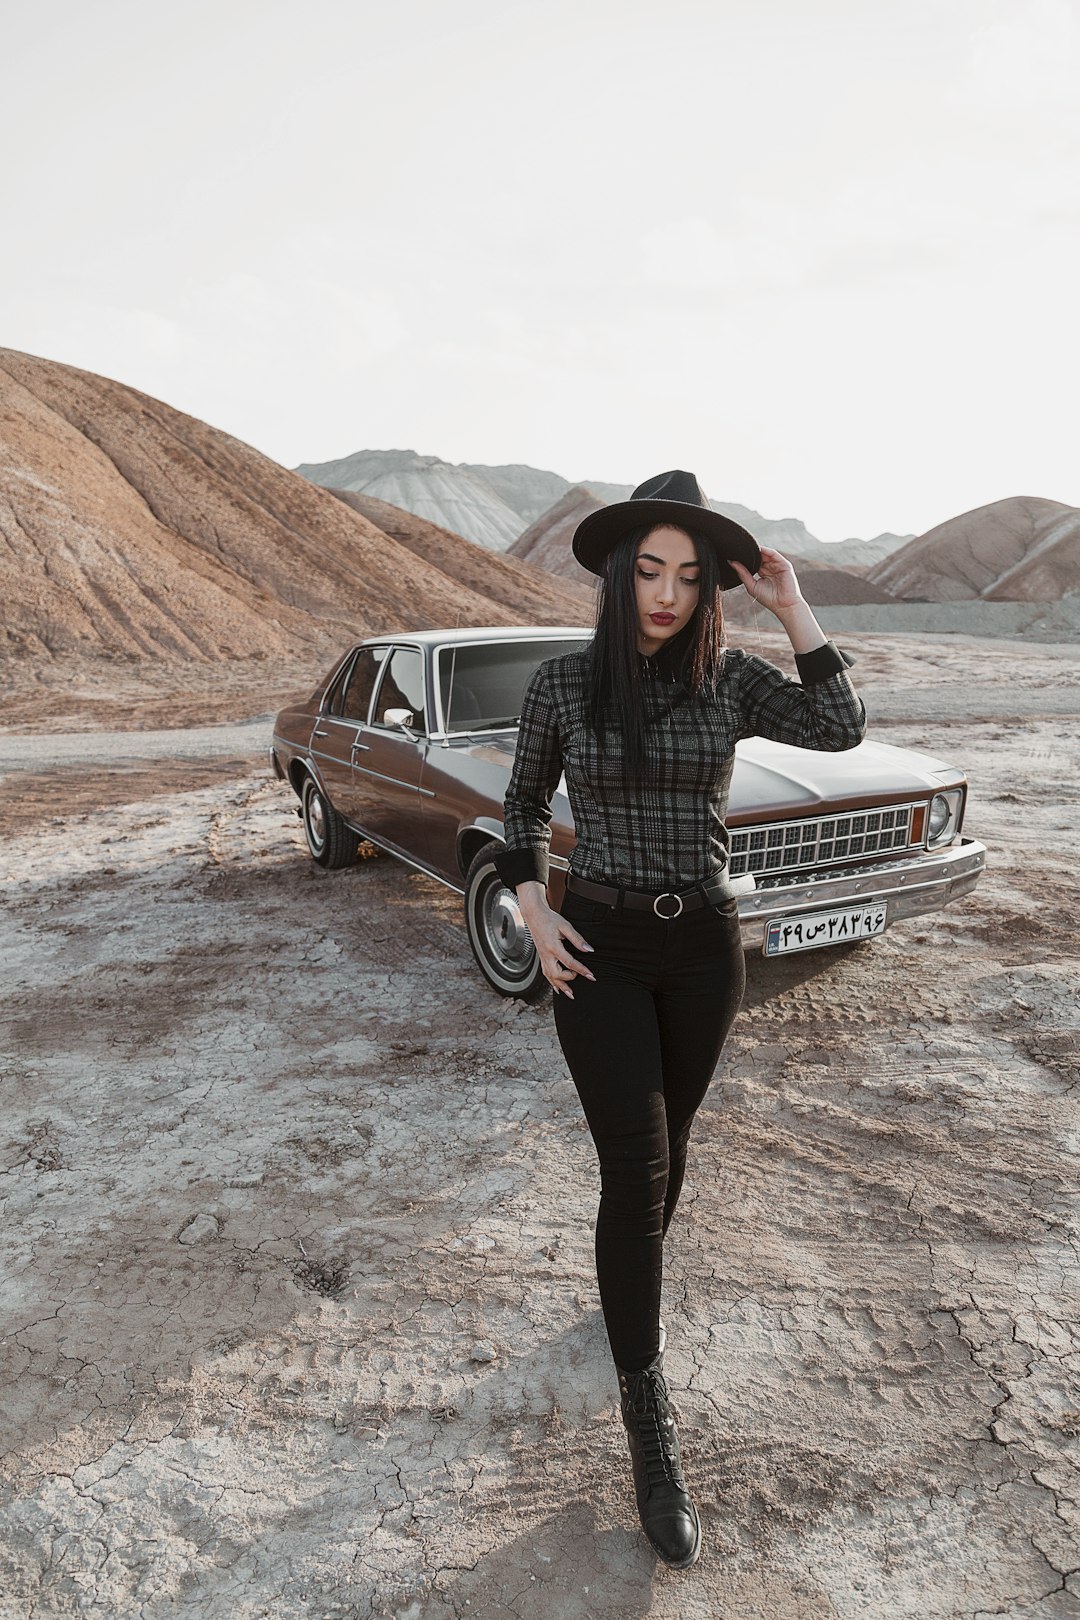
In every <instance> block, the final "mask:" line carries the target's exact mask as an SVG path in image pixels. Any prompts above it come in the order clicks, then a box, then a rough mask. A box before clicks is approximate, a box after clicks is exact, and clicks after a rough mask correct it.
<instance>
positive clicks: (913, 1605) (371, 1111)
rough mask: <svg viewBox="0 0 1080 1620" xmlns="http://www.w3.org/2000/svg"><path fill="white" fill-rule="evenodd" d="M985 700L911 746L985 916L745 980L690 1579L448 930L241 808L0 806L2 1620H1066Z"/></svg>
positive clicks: (1008, 872) (1013, 985) (1043, 841)
mask: <svg viewBox="0 0 1080 1620" xmlns="http://www.w3.org/2000/svg"><path fill="white" fill-rule="evenodd" d="M1056 669H1057V666H1055V670H1056ZM1048 674H1049V671H1048ZM1053 684H1055V685H1056V684H1057V683H1056V682H1055V683H1053ZM997 696H998V707H997V709H996V711H994V712H990V711H988V712H987V713H985V714H984V716H983V718H982V719H979V720H974V721H970V722H967V721H963V720H962V719H960V718H957V719H955V720H954V721H953V723H952V724H950V726H949V729H948V735H947V738H945V739H944V741H943V742H942V743H941V745H940V746H941V748H942V751H945V752H947V754H948V757H949V758H951V759H954V760H956V761H957V762H958V763H962V764H964V765H965V766H966V767H967V768H968V769H969V771H970V774H971V777H972V783H973V788H972V803H971V811H970V825H971V830H972V831H974V832H976V833H977V834H978V835H979V836H981V837H983V838H984V840H985V841H986V842H987V843H988V845H989V846H990V852H991V864H990V869H989V871H988V873H987V876H986V879H985V881H984V885H983V887H982V888H981V889H980V890H979V891H978V892H977V893H976V894H975V895H974V896H971V897H969V898H968V899H967V900H965V901H963V902H961V903H960V904H958V905H957V906H956V907H954V908H953V909H952V910H951V911H948V912H946V913H944V914H943V915H942V916H941V917H940V918H938V919H934V920H922V921H916V922H912V923H908V924H905V925H901V926H899V927H897V928H895V929H893V930H891V931H890V932H889V933H888V934H886V935H885V936H883V937H882V938H881V939H879V940H876V941H874V942H872V943H870V944H868V945H865V946H861V947H856V948H853V949H851V950H848V951H845V952H842V953H841V952H827V951H823V952H817V953H811V954H809V955H807V956H803V957H795V958H792V959H790V960H789V961H786V962H780V963H772V964H767V963H765V962H764V961H763V960H762V959H761V958H758V957H754V958H751V959H750V961H749V968H750V982H749V988H748V993H747V1001H746V1006H745V1008H744V1011H743V1014H742V1016H741V1018H740V1021H739V1024H738V1025H737V1028H736V1034H735V1036H734V1038H733V1040H732V1042H731V1044H730V1047H729V1050H728V1051H727V1053H725V1057H724V1060H723V1062H722V1064H721V1066H720V1069H719V1070H718V1072H717V1077H716V1080H715V1082H714V1084H713V1087H712V1090H711V1092H710V1094H709V1097H708V1098H707V1100H706V1103H705V1105H704V1107H703V1109H702V1112H701V1114H700V1115H699V1118H698V1121H697V1123H696V1125H695V1133H694V1138H693V1142H692V1146H691V1157H690V1167H689V1171H688V1176H687V1185H686V1192H685V1195H684V1200H683V1202H682V1204H681V1205H680V1210H679V1214H678V1217H677V1219H676V1222H675V1224H674V1226H673V1229H672V1232H671V1234H670V1235H669V1239H668V1244H667V1259H666V1283H665V1307H664V1309H665V1320H666V1322H667V1325H668V1334H669V1351H668V1365H669V1372H670V1376H671V1383H672V1387H673V1391H674V1395H675V1399H676V1403H677V1407H678V1410H679V1412H680V1415H681V1419H682V1432H683V1440H684V1450H685V1461H686V1467H687V1472H688V1475H689V1477H690V1479H691V1481H692V1484H693V1487H694V1490H695V1494H696V1498H697V1500H698V1503H699V1506H700V1509H701V1512H702V1518H703V1523H704V1529H705V1537H706V1541H705V1551H704V1553H703V1555H702V1558H701V1561H700V1563H699V1564H698V1565H697V1566H696V1568H695V1569H694V1570H693V1571H691V1572H690V1573H689V1574H686V1575H677V1574H675V1573H673V1572H671V1571H668V1570H665V1569H663V1568H662V1567H658V1566H657V1565H656V1564H655V1563H654V1561H653V1559H652V1557H651V1555H650V1554H649V1552H648V1551H647V1548H646V1546H645V1544H644V1542H643V1539H642V1537H641V1534H640V1531H639V1529H638V1526H637V1518H636V1513H635V1510H634V1503H633V1496H632V1492H631V1488H630V1482H629V1469H628V1462H627V1456H626V1447H625V1440H624V1438H623V1434H622V1429H621V1425H620V1423H619V1420H618V1415H617V1406H616V1401H615V1394H616V1392H615V1386H614V1381H613V1375H612V1370H611V1367H610V1363H609V1360H608V1355H607V1348H606V1340H605V1337H604V1332H603V1326H602V1321H601V1318H600V1315H599V1311H598V1307H597V1301H596V1295H595V1279H594V1274H593V1260H592V1222H593V1217H594V1214H595V1202H596V1192H597V1187H596V1170H595V1157H594V1154H593V1151H592V1147H591V1143H590V1141H589V1138H588V1135H587V1133H586V1132H585V1130H584V1128H583V1122H582V1121H581V1119H580V1117H579V1109H578V1106H577V1101H576V1097H575V1094H574V1092H573V1089H572V1087H571V1085H570V1083H569V1080H568V1078H567V1076H566V1072H565V1068H564V1065H563V1062H562V1058H561V1054H560V1052H559V1049H558V1045H557V1042H556V1041H555V1037H554V1032H553V1028H552V1025H551V1017H550V1011H549V1010H546V1009H541V1010H532V1009H526V1008H520V1007H517V1006H515V1005H514V1004H510V1003H506V1002H503V1001H501V1000H499V999H498V998H497V997H495V996H494V995H493V994H492V993H490V992H489V991H488V990H487V989H486V987H485V986H484V984H483V982H482V981H481V979H480V978H479V976H478V974H477V972H476V971H475V969H474V967H473V965H472V960H471V957H470V954H469V951H468V946H467V943H466V941H465V936H464V932H463V927H462V922H461V916H460V902H459V900H458V898H457V897H456V896H455V895H453V894H452V893H451V892H450V891H449V890H447V889H445V888H444V887H442V886H441V885H439V884H437V883H435V882H433V881H430V880H428V879H427V878H424V877H422V876H420V875H419V874H416V873H413V872H410V871H408V870H406V869H405V868H404V867H402V866H401V865H399V864H397V863H395V862H393V861H391V860H389V859H386V858H377V859H374V860H371V861H368V862H366V863H365V864H363V865H361V866H358V867H356V868H355V869H352V870H349V871H347V872H344V873H339V874H333V875H327V874H324V873H323V872H321V871H319V870H318V869H317V868H316V867H314V866H313V865H312V864H311V862H310V861H309V860H308V859H307V856H306V854H305V852H304V850H303V847H302V843H301V838H300V832H299V826H298V823H297V821H296V817H295V815H294V814H293V810H292V805H291V802H290V798H289V795H288V794H287V791H286V790H284V789H283V788H282V787H281V785H280V784H278V783H276V782H274V781H273V780H272V779H269V778H268V777H267V776H266V775H265V772H264V770H263V768H262V766H261V765H260V763H259V761H258V759H257V758H255V759H252V760H250V761H247V760H245V761H243V762H242V763H239V764H235V763H233V762H232V761H231V760H230V758H229V757H228V756H226V757H225V758H223V759H218V760H207V761H205V762H204V763H203V764H202V765H201V766H199V767H198V768H199V769H200V770H203V771H205V773H206V775H205V777H203V778H199V779H197V784H198V785H196V786H194V787H191V786H190V781H191V778H190V775H188V776H187V778H186V781H187V783H188V784H189V785H188V786H184V785H183V784H184V782H185V777H184V775H183V771H182V768H173V775H172V778H171V779H167V780H164V781H162V779H161V773H162V770H163V767H162V766H161V765H160V764H147V765H144V766H135V765H131V766H130V767H128V768H127V772H126V774H125V773H121V772H117V771H112V772H109V773H107V774H105V775H102V774H101V773H95V772H94V771H93V770H92V769H88V768H87V767H74V766H73V767H70V768H69V770H68V771H67V772H66V773H65V772H60V771H54V772H51V773H45V774H36V773H34V772H33V771H26V772H23V771H20V772H19V773H18V779H17V782H18V785H17V787H16V786H13V782H14V778H13V777H11V776H9V777H7V778H5V779H4V780H3V782H0V789H2V790H3V791H0V817H2V818H3V824H4V825H5V826H6V832H5V838H4V843H3V857H2V858H3V867H2V870H0V880H2V887H0V895H2V896H3V899H4V901H5V906H4V928H3V933H2V935H0V967H2V969H3V974H2V978H0V984H2V986H3V990H2V1010H0V1017H2V1018H3V1021H4V1026H5V1028H4V1033H5V1036H6V1039H5V1040H4V1041H3V1051H4V1053H5V1054H6V1056H5V1072H4V1076H3V1086H4V1089H3V1095H4V1098H5V1130H4V1133H3V1136H4V1140H5V1142H6V1146H5V1148H4V1153H3V1159H2V1164H0V1169H2V1171H3V1174H2V1175H0V1193H2V1198H3V1205H2V1219H3V1222H4V1235H5V1239H6V1245H7V1250H8V1255H9V1265H8V1267H7V1268H6V1281H5V1283H4V1285H3V1295H2V1310H3V1329H2V1335H3V1344H2V1346H0V1354H2V1356H3V1358H4V1365H3V1383H4V1388H5V1391H6V1394H5V1400H4V1414H3V1420H2V1421H3V1424H4V1428H5V1431H6V1432H5V1435H4V1440H3V1445H2V1448H0V1449H2V1451H3V1453H4V1459H5V1460H4V1462H3V1464H2V1468H0V1547H2V1565H0V1593H2V1594H3V1595H2V1596H0V1615H3V1616H4V1617H5V1620H6V1617H9V1616H10V1617H16V1616H17V1617H19V1620H23V1617H31V1616H33V1617H34V1620H45V1617H52V1616H59V1615H68V1614H89V1615H100V1616H109V1617H110V1620H112V1617H116V1620H126V1617H128V1616H132V1617H134V1616H138V1617H140V1620H165V1617H169V1620H173V1617H183V1620H189V1617H199V1620H249V1617H250V1620H254V1617H256V1616H267V1615H268V1616H273V1617H274V1620H294V1617H295V1620H300V1617H304V1620H315V1617H320V1616H333V1617H335V1620H337V1617H349V1620H356V1617H360V1616H363V1617H365V1620H367V1617H369V1616H374V1617H384V1616H385V1617H391V1616H393V1617H396V1620H449V1617H451V1616H453V1617H455V1620H460V1617H465V1616H475V1617H481V1616H482V1617H485V1620H489V1617H490V1620H511V1617H514V1620H578V1617H585V1616H588V1617H596V1620H599V1617H603V1620H631V1617H634V1620H636V1617H644V1616H650V1617H653V1616H655V1617H663V1620H687V1617H702V1620H704V1617H709V1620H715V1617H717V1616H724V1617H725V1620H763V1617H765V1620H769V1617H773V1616H775V1617H777V1620H804V1617H806V1620H811V1617H813V1620H816V1617H818V1616H822V1617H824V1616H839V1617H842V1620H856V1617H860V1620H861V1617H870V1620H909V1617H910V1620H960V1617H964V1620H976V1617H977V1620H984V1617H988V1616H989V1615H991V1614H993V1615H1007V1616H1010V1617H1014V1620H1035V1617H1036V1616H1038V1617H1039V1620H1066V1617H1076V1616H1080V1575H1078V1574H1077V1573H1076V1571H1077V1570H1078V1568H1080V1519H1078V1507H1077V1502H1078V1496H1080V1478H1078V1471H1077V1456H1078V1452H1080V1444H1078V1436H1080V1387H1078V1374H1080V1342H1078V1334H1077V1328H1076V1322H1077V1317H1078V1310H1077V1306H1078V1298H1077V1294H1078V1287H1077V1283H1078V1278H1080V1267H1078V1266H1077V1252H1076V1242H1077V1239H1076V1231H1077V1223H1076V1216H1077V1204H1076V1192H1077V1185H1078V1182H1080V1131H1078V1128H1077V1108H1076V1101H1077V1095H1078V1089H1077V1085H1076V1080H1077V1071H1076V1063H1075V1053H1076V1043H1077V1025H1078V1011H1077V974H1076V922H1075V918H1076V915H1077V900H1078V895H1077V882H1076V832H1077V823H1078V803H1080V748H1078V742H1080V736H1078V733H1080V720H1078V718H1077V715H1076V712H1075V711H1076V705H1075V704H1074V707H1073V713H1072V716H1071V717H1069V716H1068V715H1065V716H1059V717H1057V718H1045V719H1038V720H1025V721H1023V722H1020V721H1018V720H1017V718H1016V714H1017V711H1016V710H1015V709H1010V708H1009V706H1008V703H1007V701H1003V699H1005V698H1006V696H1007V695H1006V694H1005V693H1004V692H1003V691H1002V690H999V691H998V694H997ZM932 737H933V732H932V728H931V729H930V730H929V732H928V727H927V725H926V723H924V722H917V721H915V722H912V723H911V724H910V726H905V724H904V723H903V722H902V721H901V719H900V718H899V717H897V718H896V720H895V721H894V723H892V724H891V725H890V726H889V730H888V740H890V741H897V742H911V743H913V744H914V743H919V744H921V745H922V746H931V745H932ZM191 769H192V767H187V771H188V772H190V770H191ZM152 786H153V787H155V788H156V791H155V792H153V793H152V792H151V791H150V788H151V787H152ZM61 792H69V793H71V792H75V793H78V794H81V797H80V798H76V799H75V800H74V801H73V800H72V799H71V798H70V797H69V798H68V799H67V801H66V802H65V804H64V806H63V808H58V805H57V797H56V795H57V794H58V793H61ZM5 793H6V797H5V796H4V795H5ZM125 803H126V806H127V807H126V808H125V809H124V810H123V812H122V814H121V812H120V809H119V807H120V805H122V804H125ZM35 805H36V806H37V810H36V813H35V812H34V810H33V808H32V807H33V806H35ZM50 809H51V814H49V813H48V812H49V811H50ZM1070 1572H1072V1573H1070Z"/></svg>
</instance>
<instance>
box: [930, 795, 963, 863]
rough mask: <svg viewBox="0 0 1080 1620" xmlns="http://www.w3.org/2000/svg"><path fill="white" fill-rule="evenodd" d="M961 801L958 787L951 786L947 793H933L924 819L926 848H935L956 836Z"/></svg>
mask: <svg viewBox="0 0 1080 1620" xmlns="http://www.w3.org/2000/svg"><path fill="white" fill-rule="evenodd" d="M963 802H964V795H963V793H962V792H961V790H960V789H959V788H952V789H951V790H950V791H949V792H948V793H935V794H934V797H933V798H932V799H931V800H930V809H929V813H928V815H927V819H926V847H927V849H937V848H939V847H940V845H942V844H947V843H949V842H950V840H951V839H953V838H955V837H956V834H957V830H958V829H959V826H960V807H961V805H962V804H963Z"/></svg>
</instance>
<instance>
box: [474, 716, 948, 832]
mask: <svg viewBox="0 0 1080 1620" xmlns="http://www.w3.org/2000/svg"><path fill="white" fill-rule="evenodd" d="M516 746H517V734H516V733H514V732H505V733H502V734H500V735H499V736H497V737H489V738H485V739H484V741H483V742H482V743H479V742H478V743H473V744H472V745H471V747H470V752H472V753H475V754H477V755H480V756H482V757H483V758H484V759H487V760H490V761H492V762H498V763H499V764H501V765H503V766H504V767H505V769H506V770H509V769H510V767H511V765H512V763H513V758H514V750H515V748H516ZM962 781H963V775H962V773H961V772H959V771H957V770H956V769H955V768H954V767H953V766H951V765H949V763H948V762H947V761H946V760H943V759H936V758H934V756H933V755H931V754H923V753H921V752H916V751H915V750H914V749H912V748H894V747H893V745H892V744H891V743H879V742H862V743H859V745H858V747H856V748H846V749H844V750H843V751H842V752H841V753H838V754H826V753H821V752H819V751H818V750H817V749H813V748H791V747H789V746H788V745H787V743H777V742H769V741H767V740H766V739H765V738H764V737H750V738H747V739H746V741H744V742H741V743H739V744H738V745H737V746H736V749H735V769H734V771H733V772H732V777H731V792H730V796H729V799H728V815H729V816H730V817H731V818H732V819H738V820H746V819H747V818H749V817H753V816H760V815H763V814H768V815H774V814H777V813H782V812H791V813H793V814H799V813H804V812H805V813H810V812H813V811H814V810H815V809H817V808H819V807H820V806H821V805H822V804H829V803H833V802H834V801H836V800H843V801H846V802H848V803H850V802H852V801H854V800H859V801H860V802H869V803H877V804H882V803H886V802H888V801H889V800H893V799H897V800H900V799H907V798H925V797H926V796H927V795H928V794H931V793H936V792H938V790H939V789H940V788H941V787H942V785H943V784H944V783H956V782H962ZM557 791H558V792H559V793H560V794H562V795H563V796H565V794H566V781H565V778H560V780H559V785H558V789H557Z"/></svg>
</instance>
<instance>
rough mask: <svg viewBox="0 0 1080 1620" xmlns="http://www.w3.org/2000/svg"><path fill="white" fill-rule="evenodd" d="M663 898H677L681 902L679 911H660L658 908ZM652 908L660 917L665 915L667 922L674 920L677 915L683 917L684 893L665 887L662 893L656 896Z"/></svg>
mask: <svg viewBox="0 0 1080 1620" xmlns="http://www.w3.org/2000/svg"><path fill="white" fill-rule="evenodd" d="M661 900H677V901H678V902H679V909H678V911H660V910H658V906H659V903H660V901H661ZM652 908H653V910H654V911H655V912H656V915H657V916H658V917H663V918H664V920H665V922H674V920H675V918H676V917H681V916H682V912H683V903H682V895H681V894H676V893H675V891H674V890H673V889H665V890H664V892H663V893H662V894H658V895H657V896H656V898H655V900H654V901H653V903H652Z"/></svg>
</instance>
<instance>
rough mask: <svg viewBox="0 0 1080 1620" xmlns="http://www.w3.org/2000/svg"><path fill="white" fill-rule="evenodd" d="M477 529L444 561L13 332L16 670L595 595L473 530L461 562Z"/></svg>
mask: <svg viewBox="0 0 1080 1620" xmlns="http://www.w3.org/2000/svg"><path fill="white" fill-rule="evenodd" d="M466 545H467V543H466V542H463V541H459V542H458V548H459V550H458V552H455V554H454V558H453V569H455V570H457V571H456V572H445V571H444V570H443V569H442V568H441V567H440V566H439V562H438V558H437V557H435V556H434V555H431V556H428V555H422V554H421V553H420V552H419V551H418V550H417V548H416V547H415V546H414V545H406V544H403V543H402V542H401V541H399V540H397V539H395V538H393V537H392V536H389V535H388V534H387V533H386V532H385V531H383V530H382V529H381V528H379V527H378V526H377V525H376V524H375V523H373V522H372V521H371V520H370V519H369V518H367V517H365V516H364V515H363V514H362V513H361V512H359V511H357V510H354V509H351V508H350V507H349V506H347V505H345V504H344V503H343V502H342V501H340V500H337V499H335V498H334V497H333V496H332V495H331V494H329V493H328V492H327V491H325V490H322V489H319V488H317V487H316V486H315V485H314V484H312V483H311V482H310V481H309V480H307V479H306V478H301V477H298V476H297V475H296V474H295V473H292V472H289V471H287V470H286V469H285V468H283V467H280V466H278V465H277V464H276V463H275V462H273V461H270V460H269V459H268V458H267V457H266V456H263V455H260V454H259V452H258V451H256V450H253V449H252V448H251V447H250V446H249V445H246V444H243V443H241V442H240V441H239V440H237V439H233V438H231V437H230V436H229V435H228V434H226V433H222V432H220V431H219V430H218V429H216V428H213V427H210V426H208V425H207V424H206V423H205V422H201V421H198V420H197V419H196V418H194V417H190V416H186V415H184V414H183V413H182V412H180V411H176V410H173V409H172V408H171V407H170V406H168V405H165V404H163V403H162V402H161V401H160V400H156V399H152V398H150V397H149V396H148V395H146V394H142V393H139V392H138V391H137V390H135V389H133V388H128V387H126V386H125V385H124V384H122V383H118V382H113V381H110V380H109V379H107V378H104V377H99V376H96V375H94V374H93V373H90V372H86V371H79V370H76V369H75V368H73V367H70V366H64V365H60V364H57V363H56V362H53V361H49V360H42V359H38V358H35V357H34V356H31V355H26V354H20V353H17V352H15V351H12V350H0V591H2V593H3V602H4V613H3V622H2V625H0V662H2V663H3V664H4V666H5V679H7V680H8V681H9V682H11V681H14V680H16V678H17V677H16V673H15V672H17V671H22V672H26V671H27V670H28V669H29V670H32V671H33V672H34V675H35V676H36V677H37V678H40V676H41V671H42V669H43V667H44V666H46V665H47V664H49V663H50V662H56V661H66V662H67V663H68V664H72V663H73V664H74V665H77V664H78V663H79V662H80V661H82V662H84V663H85V662H86V661H92V660H95V659H98V660H100V659H107V660H108V659H111V660H114V661H119V662H127V663H129V664H130V663H134V664H143V665H146V666H153V667H154V668H155V669H157V668H158V667H159V666H161V665H163V664H164V665H173V664H184V665H188V666H192V665H204V666H207V667H209V668H215V669H216V668H219V667H220V666H221V665H222V664H226V663H229V662H230V661H251V662H252V663H263V664H265V663H266V662H267V661H272V662H274V663H275V664H276V665H278V666H280V667H285V666H286V665H288V666H289V667H290V668H301V667H304V668H311V667H317V666H318V663H319V660H320V659H323V658H325V657H326V656H327V655H328V654H336V652H337V651H339V650H340V648H341V646H342V644H343V643H344V644H347V643H348V641H349V640H351V639H354V638H356V637H358V636H362V635H367V634H373V633H376V632H378V631H382V630H385V629H387V628H389V627H391V626H392V627H395V628H397V627H400V628H402V629H407V628H421V627H425V626H432V625H436V624H442V623H446V622H447V621H449V622H450V623H458V624H462V625H468V624H488V623H530V622H537V621H539V622H545V623H566V622H567V621H570V622H581V615H582V613H583V612H584V613H586V614H588V612H589V608H590V604H591V598H590V597H589V596H588V594H587V593H584V592H580V591H578V592H575V591H574V590H573V588H572V587H569V586H567V585H565V584H563V583H562V582H560V581H557V580H554V579H553V578H552V577H551V576H549V575H547V574H544V573H541V572H538V571H537V570H535V569H533V568H531V567H530V566H529V565H528V564H525V563H521V562H517V561H512V560H506V559H502V558H495V557H491V556H490V555H489V554H487V553H485V552H482V551H479V550H477V551H476V555H475V558H473V559H471V561H470V565H469V566H468V567H467V568H466V567H465V565H464V562H463V560H462V555H461V554H460V548H462V547H465V546H466ZM447 557H449V553H447ZM466 575H467V579H466V577H465V576H466ZM489 586H490V587H491V589H490V590H489V589H488V587H489ZM585 622H589V621H588V619H587V618H586V620H585Z"/></svg>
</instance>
